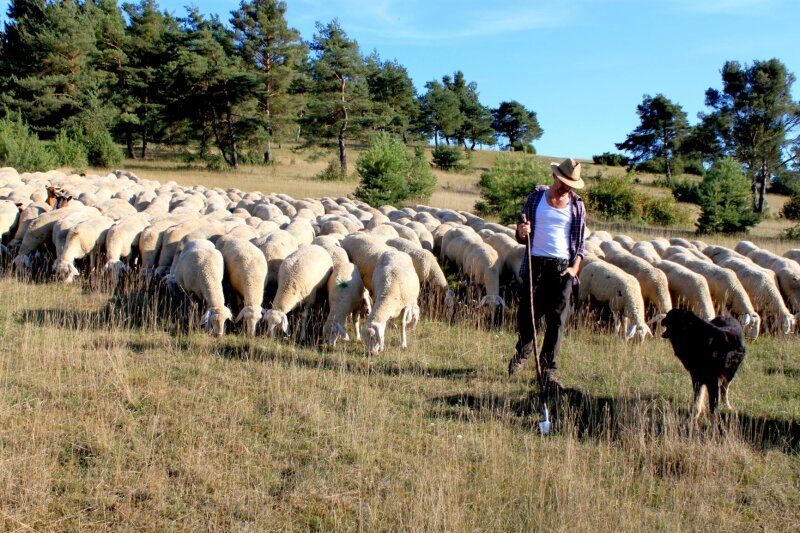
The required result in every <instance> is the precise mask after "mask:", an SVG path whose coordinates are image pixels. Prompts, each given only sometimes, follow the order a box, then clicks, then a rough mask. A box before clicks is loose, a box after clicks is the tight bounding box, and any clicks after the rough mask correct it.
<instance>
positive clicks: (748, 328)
mask: <svg viewBox="0 0 800 533" xmlns="http://www.w3.org/2000/svg"><path fill="white" fill-rule="evenodd" d="M741 323H742V331H743V332H744V335H745V337H747V338H748V339H757V338H758V334H759V332H760V331H761V317H760V316H759V315H758V313H753V314H745V315H744V316H742V318H741Z"/></svg>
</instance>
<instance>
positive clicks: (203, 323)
mask: <svg viewBox="0 0 800 533" xmlns="http://www.w3.org/2000/svg"><path fill="white" fill-rule="evenodd" d="M209 320H211V309H209V310H208V311H206V314H204V315H203V318H201V319H200V327H202V328H204V327H206V326H207V325H208V321H209Z"/></svg>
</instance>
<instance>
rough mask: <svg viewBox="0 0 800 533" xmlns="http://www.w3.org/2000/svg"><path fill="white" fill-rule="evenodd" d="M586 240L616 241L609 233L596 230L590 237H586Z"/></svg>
mask: <svg viewBox="0 0 800 533" xmlns="http://www.w3.org/2000/svg"><path fill="white" fill-rule="evenodd" d="M586 240H593V241H598V242H603V241H612V240H614V238H613V237H612V236H611V234H610V233H609V232H607V231H603V230H595V231H593V232H591V233H590V234H589V236H588V237H586Z"/></svg>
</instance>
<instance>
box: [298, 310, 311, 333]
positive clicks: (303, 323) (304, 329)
mask: <svg viewBox="0 0 800 533" xmlns="http://www.w3.org/2000/svg"><path fill="white" fill-rule="evenodd" d="M310 314H311V308H310V307H308V306H306V307H303V315H302V317H301V319H300V320H301V323H300V340H301V341H305V340H306V333H307V331H308V330H307V326H308V317H309V315H310Z"/></svg>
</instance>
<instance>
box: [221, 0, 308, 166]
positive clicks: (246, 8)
mask: <svg viewBox="0 0 800 533" xmlns="http://www.w3.org/2000/svg"><path fill="white" fill-rule="evenodd" d="M285 15H286V3H285V2H281V1H277V0H252V1H247V0H245V1H243V2H242V3H241V4H240V6H239V9H238V10H236V11H234V12H233V13H232V18H231V24H232V26H233V28H234V43H235V44H236V47H237V50H238V53H239V55H240V56H241V57H242V59H243V60H244V61H245V63H246V64H247V65H248V66H249V67H250V68H252V69H254V71H255V72H257V73H258V76H259V79H260V80H261V83H262V84H263V91H262V92H261V96H260V98H259V106H260V110H261V113H263V115H264V121H265V123H266V137H267V147H266V150H265V151H264V162H265V163H269V162H271V161H272V140H273V139H275V138H286V137H287V136H288V135H289V134H290V133H289V132H290V131H291V130H293V128H292V125H293V124H294V120H295V118H296V117H297V114H298V110H299V104H300V103H301V99H300V98H297V97H295V96H294V95H293V94H292V92H291V91H290V88H291V86H292V82H293V80H294V78H295V76H296V72H297V70H296V69H297V67H298V65H299V64H300V62H301V61H302V59H303V57H304V56H305V54H306V48H305V45H304V44H303V41H302V40H301V38H300V33H299V32H298V31H297V30H295V29H293V28H289V26H288V24H287V22H286V18H285Z"/></svg>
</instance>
